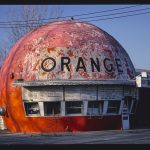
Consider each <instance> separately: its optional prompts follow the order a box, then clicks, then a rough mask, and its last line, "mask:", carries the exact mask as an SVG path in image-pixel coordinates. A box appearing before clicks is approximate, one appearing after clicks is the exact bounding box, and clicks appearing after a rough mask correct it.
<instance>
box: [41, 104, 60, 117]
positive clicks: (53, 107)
mask: <svg viewBox="0 0 150 150" xmlns="http://www.w3.org/2000/svg"><path fill="white" fill-rule="evenodd" d="M60 108H61V105H60V102H44V115H45V116H51V115H60Z"/></svg>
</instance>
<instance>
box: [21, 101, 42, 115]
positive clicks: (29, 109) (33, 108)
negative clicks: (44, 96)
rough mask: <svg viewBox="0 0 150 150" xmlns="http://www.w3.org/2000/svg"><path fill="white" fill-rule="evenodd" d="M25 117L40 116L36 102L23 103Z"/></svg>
mask: <svg viewBox="0 0 150 150" xmlns="http://www.w3.org/2000/svg"><path fill="white" fill-rule="evenodd" d="M24 106H25V111H26V115H27V116H29V115H40V108H39V104H38V103H37V102H33V103H24Z"/></svg>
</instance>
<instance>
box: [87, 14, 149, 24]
mask: <svg viewBox="0 0 150 150" xmlns="http://www.w3.org/2000/svg"><path fill="white" fill-rule="evenodd" d="M149 13H150V12H144V13H138V14H132V15H125V16H118V17H112V18H103V19H96V20H89V22H93V21H101V20H102V21H103V20H109V19H117V18H123V17H131V16H138V15H144V14H149Z"/></svg>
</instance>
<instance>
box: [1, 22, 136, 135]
mask: <svg viewBox="0 0 150 150" xmlns="http://www.w3.org/2000/svg"><path fill="white" fill-rule="evenodd" d="M134 76H135V69H134V66H133V64H132V62H131V60H130V58H129V56H128V54H127V53H126V51H125V50H124V48H123V47H122V46H121V45H120V44H119V42H117V41H116V40H115V39H114V38H113V37H112V36H111V35H109V34H108V33H107V32H105V31H103V30H102V29H100V28H98V27H96V26H94V25H92V24H89V23H86V22H81V21H77V20H68V21H57V22H53V23H49V24H46V25H43V26H41V27H39V28H37V29H35V30H33V31H31V32H29V33H28V34H26V35H25V36H24V37H22V38H21V39H20V40H19V41H18V42H17V43H16V44H15V45H14V46H13V47H12V49H11V50H10V52H9V55H8V56H7V58H6V60H5V62H4V63H3V65H2V68H1V72H0V88H1V95H0V96H1V102H0V105H1V106H3V107H6V109H7V116H6V117H5V118H4V120H5V123H6V125H7V127H8V129H10V130H11V131H33V132H34V131H35V132H36V131H38V130H40V131H43V132H48V131H50V130H49V129H48V125H47V124H48V122H49V123H51V120H48V118H42V121H41V122H37V121H36V119H37V118H29V119H28V118H26V117H25V115H24V108H23V105H22V90H21V87H16V86H13V85H12V83H13V82H14V81H16V80H20V79H21V80H22V81H35V82H36V81H49V80H50V81H53V80H69V81H70V80H130V79H132V78H133V77H134ZM62 122H63V121H61V123H62ZM61 123H60V124H61ZM42 127H44V128H42ZM53 128H54V126H53ZM63 130H64V127H62V126H61V127H60V126H59V127H58V129H56V131H63ZM51 131H52V129H51Z"/></svg>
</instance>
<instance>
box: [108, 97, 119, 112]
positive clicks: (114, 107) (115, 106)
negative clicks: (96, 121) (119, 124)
mask: <svg viewBox="0 0 150 150" xmlns="http://www.w3.org/2000/svg"><path fill="white" fill-rule="evenodd" d="M120 103H121V101H117V100H116V101H115V100H112V101H108V109H107V113H115V114H118V113H119V108H120Z"/></svg>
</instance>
